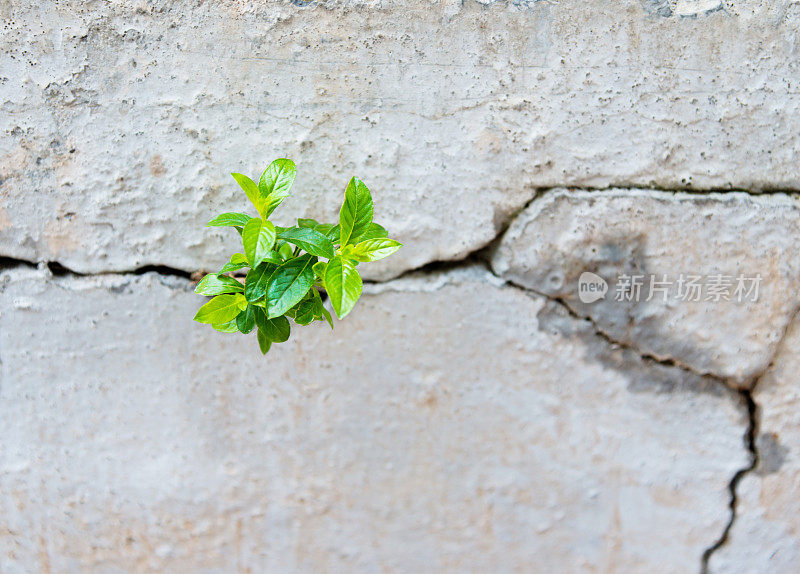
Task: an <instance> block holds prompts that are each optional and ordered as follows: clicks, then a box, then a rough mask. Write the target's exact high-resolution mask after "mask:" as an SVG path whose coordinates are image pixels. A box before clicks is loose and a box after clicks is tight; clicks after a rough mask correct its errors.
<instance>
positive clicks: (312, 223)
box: [297, 217, 319, 229]
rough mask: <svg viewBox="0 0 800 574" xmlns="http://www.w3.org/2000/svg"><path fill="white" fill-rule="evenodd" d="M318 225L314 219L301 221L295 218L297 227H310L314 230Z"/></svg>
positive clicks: (299, 218)
mask: <svg viewBox="0 0 800 574" xmlns="http://www.w3.org/2000/svg"><path fill="white" fill-rule="evenodd" d="M317 225H319V222H318V221H316V220H315V219H303V218H302V217H298V218H297V227H310V228H311V229H314V228H315V227H317Z"/></svg>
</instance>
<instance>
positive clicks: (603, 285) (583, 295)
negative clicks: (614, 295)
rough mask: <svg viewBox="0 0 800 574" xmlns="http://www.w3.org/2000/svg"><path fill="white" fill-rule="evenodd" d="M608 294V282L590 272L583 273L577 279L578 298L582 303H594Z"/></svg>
mask: <svg viewBox="0 0 800 574" xmlns="http://www.w3.org/2000/svg"><path fill="white" fill-rule="evenodd" d="M607 292H608V282H606V280H605V279H603V278H602V277H600V276H599V275H597V274H595V273H592V272H591V271H584V272H583V273H581V276H580V277H579V278H578V297H579V298H580V300H581V301H582V302H583V303H594V302H595V301H597V300H598V299H603V298H605V296H606V293H607Z"/></svg>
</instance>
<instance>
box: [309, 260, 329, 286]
mask: <svg viewBox="0 0 800 574" xmlns="http://www.w3.org/2000/svg"><path fill="white" fill-rule="evenodd" d="M327 265H328V264H327V263H325V262H324V261H317V262H316V263H314V266H313V267H312V269H313V270H314V276H315V277H316V278H317V279H321V280H323V281H324V280H325V267H326V266H327Z"/></svg>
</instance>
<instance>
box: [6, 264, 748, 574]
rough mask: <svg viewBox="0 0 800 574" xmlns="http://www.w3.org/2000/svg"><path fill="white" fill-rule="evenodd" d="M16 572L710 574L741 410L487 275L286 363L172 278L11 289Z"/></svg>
mask: <svg viewBox="0 0 800 574" xmlns="http://www.w3.org/2000/svg"><path fill="white" fill-rule="evenodd" d="M0 286H1V288H2V293H0V295H1V296H0V358H1V359H2V371H0V376H2V380H1V381H0V382H1V383H2V384H1V385H0V436H2V437H3V439H2V441H0V491H2V492H3V496H2V497H0V516H2V519H0V520H1V521H2V528H0V570H2V571H3V572H8V573H13V572H30V571H38V570H42V571H46V570H52V571H59V572H63V571H103V572H117V571H132V572H142V571H172V572H197V571H206V572H232V571H236V570H242V571H248V569H251V570H252V571H254V572H266V571H269V572H378V571H392V572H422V571H426V572H431V571H436V572H490V571H492V572H500V571H503V572H512V571H531V568H533V569H535V570H536V571H542V572H609V571H616V572H643V573H648V574H649V573H652V572H680V573H684V572H692V571H696V570H697V569H698V568H699V562H700V556H701V554H702V551H703V549H704V548H705V547H706V546H708V545H710V544H711V543H712V542H713V541H714V540H715V539H716V538H717V536H718V535H719V533H720V532H721V531H722V529H723V527H724V525H725V524H726V523H727V521H728V508H727V502H728V492H727V483H728V481H729V478H730V476H731V475H732V474H733V473H734V472H735V470H736V469H738V468H740V467H742V466H744V465H745V464H746V461H747V453H746V450H745V449H744V447H743V443H742V439H741V437H742V435H743V433H744V430H745V427H746V422H747V421H746V416H745V412H744V408H743V405H742V404H741V402H740V401H739V399H738V396H737V395H736V393H734V392H733V391H730V390H728V389H727V388H726V387H724V386H723V385H720V384H718V383H716V382H714V381H709V380H707V379H702V378H700V377H697V376H694V375H691V374H688V373H686V372H684V371H682V370H680V369H678V368H675V367H665V366H663V365H659V364H656V363H654V362H652V361H643V360H642V359H640V358H639V357H638V356H637V355H636V354H634V353H632V352H630V351H627V350H624V349H619V348H617V349H615V348H613V347H612V346H611V345H609V344H607V343H606V342H605V341H604V340H603V339H602V338H600V337H597V336H596V335H595V334H594V330H593V328H592V326H591V325H589V324H588V322H586V321H582V320H577V319H575V318H572V317H570V316H568V315H567V314H566V313H565V312H564V311H563V310H562V308H561V307H560V306H559V305H557V304H555V303H552V302H549V301H547V300H546V299H544V298H542V297H539V296H535V295H531V294H528V293H525V292H523V291H521V290H519V289H516V288H512V287H503V286H501V285H500V284H498V282H497V280H496V279H495V278H493V277H492V276H491V275H489V274H488V273H486V272H485V271H481V270H476V269H474V268H469V269H467V270H465V271H454V272H451V273H448V274H443V275H428V276H424V277H422V278H410V279H403V280H398V281H395V282H391V283H389V284H384V285H380V286H371V287H370V288H369V293H368V294H366V295H365V297H364V299H363V300H362V301H361V302H360V303H359V306H358V307H357V308H356V310H355V311H354V312H353V313H352V314H351V315H350V316H349V317H348V320H347V321H345V322H342V323H338V324H337V326H336V331H335V332H333V333H331V332H330V330H328V328H327V327H321V328H313V327H312V328H304V329H302V330H301V331H300V332H298V333H295V335H294V336H293V338H292V339H291V340H290V342H289V343H286V344H285V345H282V346H279V347H277V348H276V349H275V350H274V351H272V352H270V354H269V355H268V356H267V357H266V358H262V357H261V356H260V355H259V354H258V353H257V350H256V348H255V347H256V342H255V340H254V338H253V337H249V338H245V337H242V336H233V335H223V334H220V333H217V332H215V331H213V330H211V329H209V328H207V327H204V326H202V325H199V324H196V323H192V322H191V321H190V317H191V316H192V314H193V313H194V311H195V309H196V308H197V306H198V304H199V303H200V301H201V299H200V298H199V297H198V296H196V295H194V294H193V293H191V291H190V286H189V284H188V282H185V281H184V280H181V279H177V278H170V277H162V276H159V275H156V274H146V275H143V276H136V275H125V276H115V275H108V276H99V277H87V278H75V277H60V278H55V279H47V278H45V277H44V276H43V275H41V274H40V273H39V272H38V271H36V270H30V269H16V270H12V271H7V272H5V273H3V274H1V275H0Z"/></svg>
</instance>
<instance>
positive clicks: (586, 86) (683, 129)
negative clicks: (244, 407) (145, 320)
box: [0, 0, 800, 278]
mask: <svg viewBox="0 0 800 574" xmlns="http://www.w3.org/2000/svg"><path fill="white" fill-rule="evenodd" d="M0 15H2V18H3V27H4V29H3V35H2V38H0V48H2V49H0V70H2V72H0V106H2V113H0V182H2V185H1V186H0V253H2V254H3V255H6V256H12V257H17V258H21V259H27V260H58V261H60V262H61V263H63V264H64V265H66V266H67V267H70V268H72V269H75V270H77V271H81V272H96V271H106V270H124V269H132V268H136V267H138V266H142V265H146V264H165V265H170V266H173V267H178V268H182V269H185V270H194V269H198V268H215V267H217V266H219V265H220V264H222V263H223V262H224V261H225V260H226V254H227V253H228V252H230V251H231V249H232V248H233V247H234V245H235V243H236V239H237V238H236V236H235V235H226V234H224V232H220V231H208V230H204V229H203V228H202V225H203V224H204V223H205V222H206V221H207V220H208V219H209V218H210V217H212V216H214V215H216V213H217V212H219V211H228V210H236V209H242V208H243V206H244V198H243V195H242V194H241V193H239V192H238V191H237V189H236V187H235V184H234V182H233V181H232V180H231V179H230V178H229V176H228V175H227V174H228V172H230V171H242V172H245V173H249V174H256V173H257V172H258V171H259V170H260V169H263V167H264V166H265V165H266V163H267V162H268V161H269V160H270V159H272V158H275V157H279V156H289V157H292V158H294V159H295V160H297V162H298V164H299V168H300V176H299V178H298V181H297V186H296V193H295V198H294V200H293V201H291V202H289V203H288V204H287V205H286V206H285V208H283V209H282V212H281V216H280V217H281V220H282V222H283V223H286V222H288V221H289V220H290V219H291V218H293V217H296V216H298V215H304V216H318V217H324V218H332V217H334V216H335V214H336V209H337V208H338V205H339V203H340V201H341V195H342V192H343V189H344V185H345V183H346V181H347V179H348V178H349V177H350V176H351V175H353V174H356V175H359V176H360V177H362V178H363V179H364V180H365V181H366V182H367V183H368V184H369V185H370V186H371V187H372V189H373V190H374V192H375V196H376V205H377V213H378V214H379V218H380V219H381V221H382V222H385V223H386V224H387V227H388V228H389V229H390V230H391V231H392V233H393V234H394V235H396V236H397V238H398V239H400V240H401V241H403V242H404V243H406V244H407V247H406V248H405V249H403V250H402V251H400V252H399V253H398V254H397V255H395V256H393V257H392V258H390V259H388V260H386V262H384V263H381V264H379V265H377V266H374V267H373V269H374V271H370V273H371V274H372V276H373V277H383V278H386V277H389V276H392V275H395V274H397V273H399V272H401V271H403V270H405V269H409V268H415V267H417V266H419V265H421V264H422V263H425V262H427V261H432V260H439V259H448V258H457V257H460V256H462V255H464V254H465V253H468V252H469V251H471V250H474V249H476V248H478V247H480V246H482V245H483V244H485V243H486V242H488V241H489V240H491V239H492V238H493V237H494V236H495V234H496V232H497V231H498V230H499V229H500V227H501V226H502V223H503V221H504V220H505V219H506V218H507V217H508V215H509V214H510V213H512V212H513V211H514V210H516V209H517V208H519V207H520V206H522V205H524V203H525V202H526V201H527V200H529V199H530V198H531V197H532V195H533V189H534V188H537V187H546V186H553V185H578V186H593V187H605V186H608V185H644V186H656V187H662V188H676V187H679V188H683V187H690V188H705V189H708V188H731V187H733V188H736V187H744V188H748V189H751V190H758V189H763V188H793V189H797V188H799V187H800V169H799V168H798V162H797V157H796V154H797V151H798V140H797V137H796V134H797V133H800V113H798V112H800V109H799V108H800V106H798V104H799V103H800V96H798V92H797V85H796V84H797V80H798V78H799V77H800V72H799V71H798V66H800V64H799V63H798V62H799V61H800V60H798V58H797V51H798V42H800V36H798V35H797V33H796V31H797V27H798V24H800V7H798V4H797V3H796V2H790V1H788V0H782V1H777V2H766V1H764V2H760V1H755V0H727V1H726V2H724V3H723V2H715V1H702V2H693V1H683V0H676V1H672V0H671V1H655V0H641V1H640V0H609V1H605V2H583V1H581V2H578V1H577V0H560V1H559V2H535V1H524V0H523V1H513V2H483V3H478V2H471V1H467V2H463V3H462V2H461V1H459V0H449V1H446V2H440V3H431V2H422V1H419V0H412V1H410V2H409V1H403V2H391V1H387V2H366V1H364V2H325V3H324V6H323V5H320V4H314V5H312V6H311V7H307V8H301V7H298V6H296V5H293V4H291V3H288V2H283V3H279V2H269V3H267V2H260V3H241V2H230V1H224V2H192V3H189V2H173V3H165V4H163V3H162V4H159V5H157V6H156V5H153V4H148V3H144V2H131V3H119V2H117V3H109V2H100V1H92V2H85V1H81V2H53V1H45V2H38V3H22V2H7V3H3V4H2V6H0ZM686 16H691V17H686Z"/></svg>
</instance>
